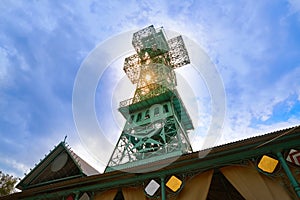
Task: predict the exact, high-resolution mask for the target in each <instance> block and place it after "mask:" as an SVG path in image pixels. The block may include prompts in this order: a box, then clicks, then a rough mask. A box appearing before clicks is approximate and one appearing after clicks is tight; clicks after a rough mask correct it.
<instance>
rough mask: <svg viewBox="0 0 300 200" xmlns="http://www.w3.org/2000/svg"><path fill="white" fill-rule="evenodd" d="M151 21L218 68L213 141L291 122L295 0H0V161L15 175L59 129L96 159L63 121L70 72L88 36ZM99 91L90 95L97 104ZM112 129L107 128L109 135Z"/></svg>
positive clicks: (298, 108) (297, 40)
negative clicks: (220, 92) (221, 91)
mask: <svg viewBox="0 0 300 200" xmlns="http://www.w3.org/2000/svg"><path fill="white" fill-rule="evenodd" d="M151 24H153V25H154V26H156V27H160V26H163V27H164V28H166V29H169V30H173V31H177V32H179V33H180V34H182V35H185V36H186V37H188V38H191V39H192V40H194V41H195V42H197V43H198V44H199V45H200V46H201V47H202V48H203V50H204V51H205V52H206V53H207V55H208V56H209V57H210V59H211V61H212V62H213V63H214V64H215V66H216V68H217V70H218V71H219V74H220V76H221V77H222V80H223V84H224V88H225V94H226V117H225V121H224V126H223V132H222V137H221V139H220V140H219V141H218V144H222V143H227V142H230V141H236V140H239V139H242V138H247V137H251V136H254V135H259V134H264V133H267V132H270V131H274V130H279V129H283V128H286V127H290V126H294V125H299V124H300V84H299V83H300V82H299V77H300V37H299V35H300V1H298V0H289V1H288V0H281V1H279V0H278V1H273V0H264V1H259V2H257V1H235V0H234V1H230V0H229V1H218V0H214V1H126V5H124V1H122V2H121V1H102V2H100V1H78V2H70V1H46V0H44V1H6V0H2V1H1V3H0V114H1V115H0V137H1V140H0V170H2V171H4V172H7V173H11V174H14V175H16V176H19V177H22V176H23V173H24V172H28V171H29V169H30V168H32V167H34V164H35V163H38V162H39V160H40V159H41V158H43V157H44V155H45V154H47V153H49V150H50V149H53V147H54V145H56V144H58V143H59V142H60V141H62V140H63V139H64V136H65V135H68V139H67V141H68V143H69V144H70V146H71V147H72V148H73V149H74V151H75V152H76V153H78V154H79V155H81V156H82V157H84V158H85V159H87V161H91V162H93V163H94V165H96V167H98V168H101V166H100V165H101V164H99V161H93V160H92V158H90V157H89V156H88V152H87V151H86V149H85V147H83V146H82V145H81V143H80V139H79V136H78V133H77V130H76V126H75V123H74V120H73V113H72V92H73V85H74V81H75V78H76V74H77V72H78V70H79V68H80V66H81V64H82V62H83V61H84V59H85V58H86V57H87V56H88V55H89V53H90V52H91V51H92V50H93V49H94V48H95V47H96V46H97V45H99V44H101V43H102V42H104V41H105V40H107V39H108V38H111V37H113V36H115V35H118V34H121V33H124V32H126V31H130V30H134V29H141V28H143V27H146V26H149V25H151ZM129 42H131V41H129ZM115 48H118V47H117V45H116V47H115ZM122 63H123V61H120V62H118V61H116V63H115V64H114V66H118V65H120V66H119V68H120V69H122V67H123V66H122ZM180 70H184V68H183V69H180ZM120 71H121V72H122V70H120ZM121 72H120V73H121ZM107 74H108V75H109V74H110V73H109V72H108V73H107ZM183 74H184V72H183ZM119 78H120V77H119ZM184 78H186V77H184ZM112 79H113V77H112ZM186 79H188V78H186ZM122 80H123V79H122ZM124 81H125V80H124ZM106 82H107V81H106ZM101 84H102V83H101ZM103 84H105V83H103ZM101 87H103V85H100V86H99V88H101ZM105 87H106V88H107V90H109V91H110V90H113V89H114V88H110V85H109V84H107V85H105ZM191 87H192V88H193V89H194V90H197V88H199V87H198V86H197V85H193V84H192V86H191ZM116 93H117V92H116ZM100 96H101V94H97V95H96V98H99V99H95V101H96V106H97V107H98V112H100V113H101V112H102V113H103V112H105V110H101V105H102V102H101V99H100ZM204 96H205V95H204ZM129 97H130V94H128V98H129ZM203 98H206V97H203ZM103 103H104V102H103ZM199 105H200V106H199V109H200V110H201V111H203V113H204V114H203V115H202V117H203V121H202V119H198V120H199V121H202V122H203V124H202V125H201V123H198V125H199V126H204V127H205V126H207V123H209V122H207V119H208V118H209V117H208V118H207V117H206V114H207V115H209V112H207V108H209V105H208V104H206V102H205V103H204V101H203V102H202V101H201V102H200V103H199ZM100 119H101V117H100ZM118 134H119V132H116V133H112V135H114V138H116V139H117V136H118ZM116 139H112V140H113V141H114V140H116ZM99 166H100V167H99ZM102 167H103V166H102Z"/></svg>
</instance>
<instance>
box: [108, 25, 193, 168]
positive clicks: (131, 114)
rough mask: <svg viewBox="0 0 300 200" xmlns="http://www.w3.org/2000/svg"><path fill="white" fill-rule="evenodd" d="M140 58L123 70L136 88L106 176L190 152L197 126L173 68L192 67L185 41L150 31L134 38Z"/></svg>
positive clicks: (130, 60)
mask: <svg viewBox="0 0 300 200" xmlns="http://www.w3.org/2000/svg"><path fill="white" fill-rule="evenodd" d="M132 44H133V46H134V48H135V49H136V52H137V54H135V55H132V56H129V57H128V58H126V59H125V63H124V71H125V73H126V74H127V76H128V78H129V79H130V80H131V82H132V83H133V84H137V86H136V90H135V93H134V96H133V98H131V99H128V100H125V101H122V102H121V103H120V108H119V111H120V112H121V113H122V115H123V116H124V118H125V119H126V120H127V121H126V124H125V126H124V129H123V131H122V133H121V136H120V138H119V140H118V143H117V145H116V147H115V149H114V152H113V154H112V156H111V159H110V161H109V163H108V166H107V168H106V170H105V172H109V171H113V170H116V169H118V170H120V169H126V168H130V167H133V166H137V165H142V164H145V163H149V162H155V161H157V160H160V159H166V158H168V157H173V156H175V155H177V156H178V155H182V154H185V153H190V152H192V147H191V145H190V141H189V139H188V131H189V130H192V129H193V128H194V127H193V124H192V120H191V119H190V117H189V115H188V113H187V111H186V109H185V107H184V105H183V103H182V101H181V98H180V96H179V94H178V92H177V90H176V85H177V82H176V76H175V72H174V68H177V67H181V66H183V65H185V64H188V63H189V62H190V61H189V57H188V54H187V51H186V49H185V46H184V43H183V40H182V38H181V37H176V38H175V39H174V38H173V39H171V40H169V41H167V39H166V36H165V34H164V32H163V29H162V28H160V29H154V27H153V26H149V27H147V28H145V29H142V30H140V31H138V32H136V33H134V34H133V40H132Z"/></svg>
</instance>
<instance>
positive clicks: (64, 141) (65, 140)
mask: <svg viewBox="0 0 300 200" xmlns="http://www.w3.org/2000/svg"><path fill="white" fill-rule="evenodd" d="M67 137H68V136H67V135H66V136H65V139H64V143H66V139H67Z"/></svg>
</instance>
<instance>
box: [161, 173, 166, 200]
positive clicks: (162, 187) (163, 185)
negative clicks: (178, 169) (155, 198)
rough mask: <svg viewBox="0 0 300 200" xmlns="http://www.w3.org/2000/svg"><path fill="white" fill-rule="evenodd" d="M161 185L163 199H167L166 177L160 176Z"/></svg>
mask: <svg viewBox="0 0 300 200" xmlns="http://www.w3.org/2000/svg"><path fill="white" fill-rule="evenodd" d="M160 187H161V200H166V185H165V178H164V177H161V178H160Z"/></svg>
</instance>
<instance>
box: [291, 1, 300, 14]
mask: <svg viewBox="0 0 300 200" xmlns="http://www.w3.org/2000/svg"><path fill="white" fill-rule="evenodd" d="M288 2H289V4H290V9H291V12H292V13H299V12H300V1H298V0H288Z"/></svg>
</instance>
